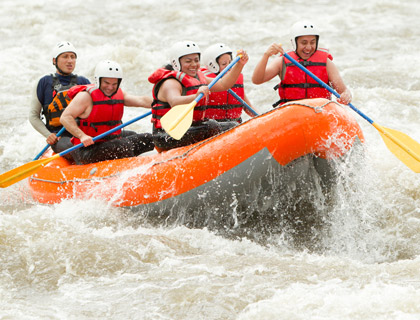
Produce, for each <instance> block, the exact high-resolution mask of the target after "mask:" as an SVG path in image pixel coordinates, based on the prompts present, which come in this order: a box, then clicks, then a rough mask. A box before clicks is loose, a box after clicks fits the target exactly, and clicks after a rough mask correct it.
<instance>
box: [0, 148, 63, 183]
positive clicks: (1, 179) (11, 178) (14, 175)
mask: <svg viewBox="0 0 420 320" xmlns="http://www.w3.org/2000/svg"><path fill="white" fill-rule="evenodd" d="M59 156H60V155H59V154H56V155H54V156H52V157H50V158H47V159H39V160H35V161H31V162H28V163H26V164H24V165H22V166H20V167H17V168H15V169H12V170H10V171H7V172H5V173H3V174H2V175H0V187H1V188H6V187H8V186H10V185H12V184H14V183H16V182H19V181H21V180H23V179H25V178H27V177H29V176H31V175H33V174H34V173H35V172H36V171H37V170H38V169H40V168H41V167H43V166H45V165H46V164H48V163H49V162H51V161H53V160H54V159H56V158H58V157H59Z"/></svg>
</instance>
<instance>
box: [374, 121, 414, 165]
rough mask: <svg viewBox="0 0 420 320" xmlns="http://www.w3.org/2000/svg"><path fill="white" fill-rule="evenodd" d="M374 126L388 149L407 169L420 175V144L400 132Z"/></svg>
mask: <svg viewBox="0 0 420 320" xmlns="http://www.w3.org/2000/svg"><path fill="white" fill-rule="evenodd" d="M373 126H374V127H375V128H376V129H378V131H379V133H380V134H381V137H382V140H384V142H385V145H386V146H387V147H388V149H389V150H390V151H391V152H392V153H393V154H394V155H395V156H396V157H397V158H398V159H400V160H401V162H402V163H404V164H405V165H406V166H407V167H409V168H410V169H411V170H413V171H414V172H416V173H419V172H420V144H419V143H418V142H417V141H415V140H414V139H412V138H410V137H409V136H408V135H406V134H405V133H402V132H400V131H398V130H394V129H390V128H385V127H383V126H380V125H378V124H376V123H373Z"/></svg>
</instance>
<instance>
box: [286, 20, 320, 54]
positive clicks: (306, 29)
mask: <svg viewBox="0 0 420 320" xmlns="http://www.w3.org/2000/svg"><path fill="white" fill-rule="evenodd" d="M300 36H316V47H317V48H318V41H319V32H318V29H317V28H316V26H315V25H314V24H313V23H311V22H310V21H298V22H296V23H295V24H294V25H293V26H292V28H291V29H290V41H291V42H292V47H293V50H294V51H296V48H297V44H296V38H297V37H300Z"/></svg>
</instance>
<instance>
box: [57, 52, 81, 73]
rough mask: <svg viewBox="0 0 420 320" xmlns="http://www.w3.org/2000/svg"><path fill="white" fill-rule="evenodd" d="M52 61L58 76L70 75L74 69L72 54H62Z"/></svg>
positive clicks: (73, 55)
mask: <svg viewBox="0 0 420 320" xmlns="http://www.w3.org/2000/svg"><path fill="white" fill-rule="evenodd" d="M54 60H56V61H54V62H55V63H56V64H55V65H56V67H57V70H58V73H59V74H70V73H72V72H73V70H74V68H75V67H76V55H75V54H74V52H64V53H62V54H60V55H59V56H58V57H57V59H54Z"/></svg>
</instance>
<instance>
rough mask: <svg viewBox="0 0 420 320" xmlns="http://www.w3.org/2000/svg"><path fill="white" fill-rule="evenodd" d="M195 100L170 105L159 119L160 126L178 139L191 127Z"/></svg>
mask: <svg viewBox="0 0 420 320" xmlns="http://www.w3.org/2000/svg"><path fill="white" fill-rule="evenodd" d="M196 104H197V102H196V101H195V100H194V101H193V102H191V103H189V104H180V105H178V106H175V107H172V108H171V110H169V111H168V112H167V113H166V114H165V115H164V116H163V117H162V118H161V119H160V123H161V124H162V128H163V129H164V130H165V131H166V132H167V133H168V134H169V135H170V136H171V137H172V138H174V139H176V140H179V139H181V138H182V137H183V135H184V134H185V132H187V130H188V129H189V128H190V127H191V124H192V120H193V114H194V107H195V105H196Z"/></svg>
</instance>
